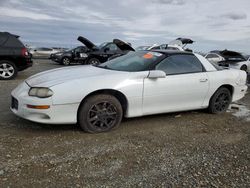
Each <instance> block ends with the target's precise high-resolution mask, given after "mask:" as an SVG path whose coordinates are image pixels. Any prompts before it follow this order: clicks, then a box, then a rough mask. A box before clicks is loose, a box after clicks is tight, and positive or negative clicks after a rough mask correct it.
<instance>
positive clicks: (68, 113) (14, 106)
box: [11, 82, 79, 124]
mask: <svg viewBox="0 0 250 188" xmlns="http://www.w3.org/2000/svg"><path fill="white" fill-rule="evenodd" d="M29 89H30V87H29V86H28V85H27V84H26V83H25V82H23V83H22V84H20V85H19V86H18V87H17V88H16V89H14V90H13V91H12V93H11V96H12V103H11V111H12V112H13V113H14V114H16V115H17V116H19V117H21V118H24V119H27V120H30V121H33V122H38V123H44V124H75V123H76V122H77V110H78V107H79V104H63V105H53V100H52V98H51V97H50V98H37V97H31V96H29V95H28V92H29ZM27 105H33V106H40V105H48V106H50V108H49V109H33V108H28V107H27Z"/></svg>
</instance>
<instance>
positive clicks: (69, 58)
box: [50, 36, 134, 65]
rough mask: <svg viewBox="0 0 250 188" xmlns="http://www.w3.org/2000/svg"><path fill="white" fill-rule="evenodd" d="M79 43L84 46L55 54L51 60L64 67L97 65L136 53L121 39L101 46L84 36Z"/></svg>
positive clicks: (80, 37) (79, 38)
mask: <svg viewBox="0 0 250 188" xmlns="http://www.w3.org/2000/svg"><path fill="white" fill-rule="evenodd" d="M78 41H80V42H82V43H83V44H84V46H78V47H77V48H74V49H72V50H69V51H66V52H63V53H61V52H60V53H54V54H52V55H51V56H50V58H51V60H53V61H55V62H57V63H60V64H62V65H69V64H71V63H81V64H92V65H97V64H100V63H103V62H105V61H107V60H109V59H113V58H116V57H119V56H122V55H124V54H126V53H128V52H129V51H134V49H133V48H132V47H131V44H129V43H125V42H123V41H121V40H119V39H114V40H113V42H104V43H102V44H101V45H99V46H97V45H95V44H93V43H92V42H91V41H89V40H88V39H86V38H84V37H82V36H79V37H78Z"/></svg>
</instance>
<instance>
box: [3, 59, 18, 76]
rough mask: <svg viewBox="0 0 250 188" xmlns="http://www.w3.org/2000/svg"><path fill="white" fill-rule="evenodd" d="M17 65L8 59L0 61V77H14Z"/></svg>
mask: <svg viewBox="0 0 250 188" xmlns="http://www.w3.org/2000/svg"><path fill="white" fill-rule="evenodd" d="M17 72H18V70H17V67H16V65H15V64H14V63H12V62H10V61H0V79H1V80H10V79H13V78H15V77H16V75H17Z"/></svg>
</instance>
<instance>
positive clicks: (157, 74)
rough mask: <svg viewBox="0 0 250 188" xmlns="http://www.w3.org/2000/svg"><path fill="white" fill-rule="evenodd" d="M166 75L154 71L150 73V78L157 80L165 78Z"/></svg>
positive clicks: (159, 71)
mask: <svg viewBox="0 0 250 188" xmlns="http://www.w3.org/2000/svg"><path fill="white" fill-rule="evenodd" d="M165 77H166V73H165V72H163V71H161V70H152V71H150V72H149V76H148V78H152V79H156V78H165Z"/></svg>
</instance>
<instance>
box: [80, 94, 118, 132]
mask: <svg viewBox="0 0 250 188" xmlns="http://www.w3.org/2000/svg"><path fill="white" fill-rule="evenodd" d="M122 116H123V111H122V106H121V104H120V102H119V101H118V100H117V99H116V98H115V97H114V96H112V95H105V94H100V95H94V96H91V97H89V98H87V99H86V101H85V102H84V103H83V104H82V105H81V107H80V109H79V113H78V123H79V125H80V127H81V128H82V129H83V130H84V131H86V132H89V133H100V132H107V131H109V130H111V129H113V128H115V127H118V126H119V124H120V122H121V120H122Z"/></svg>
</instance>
